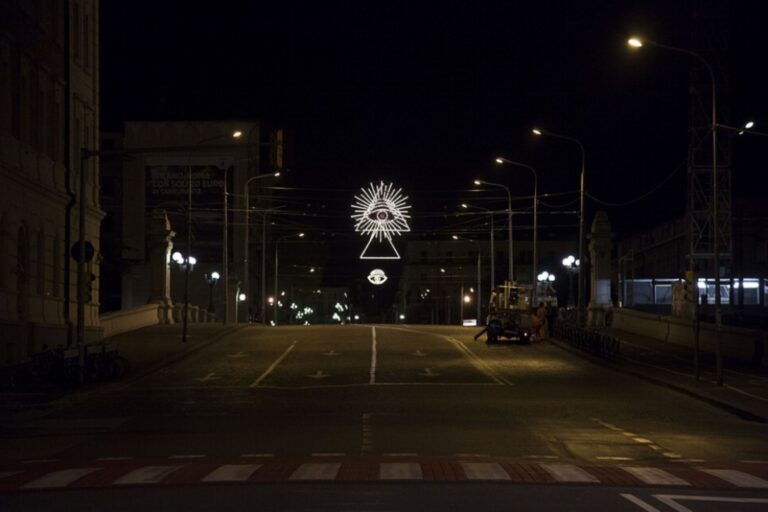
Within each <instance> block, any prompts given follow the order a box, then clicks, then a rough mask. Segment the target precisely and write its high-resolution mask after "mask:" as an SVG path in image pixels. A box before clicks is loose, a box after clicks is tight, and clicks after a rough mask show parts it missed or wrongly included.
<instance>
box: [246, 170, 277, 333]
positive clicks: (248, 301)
mask: <svg viewBox="0 0 768 512" xmlns="http://www.w3.org/2000/svg"><path fill="white" fill-rule="evenodd" d="M278 176H280V171H277V172H273V173H269V174H258V175H256V176H251V177H250V178H248V179H247V180H246V182H245V241H244V244H243V245H244V247H243V255H244V257H243V286H244V287H245V294H246V299H245V301H246V314H247V315H248V321H250V311H251V283H250V282H249V280H248V270H249V269H248V253H249V251H248V246H249V245H250V231H249V230H250V219H251V202H250V199H249V194H250V192H249V190H250V189H249V186H250V184H251V182H252V181H255V180H259V179H262V178H269V177H273V178H277V177H278ZM262 215H265V214H262ZM262 227H263V226H262ZM262 259H263V253H262ZM264 277H265V276H264V274H263V272H262V275H261V281H262V284H263V283H264ZM263 290H264V286H262V294H261V303H262V316H263V315H264V304H265V297H264V292H263Z"/></svg>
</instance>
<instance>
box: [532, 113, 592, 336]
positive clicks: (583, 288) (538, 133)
mask: <svg viewBox="0 0 768 512" xmlns="http://www.w3.org/2000/svg"><path fill="white" fill-rule="evenodd" d="M531 132H532V133H533V134H534V135H536V136H537V137H554V138H556V139H563V140H567V141H569V142H573V143H574V144H576V145H577V146H579V150H580V151H581V172H580V173H579V261H582V262H583V261H584V167H585V166H584V161H585V160H586V156H585V152H584V145H583V144H582V143H581V142H580V141H579V140H578V139H576V138H574V137H569V136H567V135H560V134H559V133H554V132H550V131H548V130H543V129H541V128H534V129H533V130H531ZM577 280H578V283H577V288H578V298H577V306H578V318H579V323H582V322H583V321H584V292H585V291H586V284H585V283H584V272H583V271H582V267H581V266H579V271H578V278H577Z"/></svg>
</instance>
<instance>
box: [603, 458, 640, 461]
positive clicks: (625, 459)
mask: <svg viewBox="0 0 768 512" xmlns="http://www.w3.org/2000/svg"><path fill="white" fill-rule="evenodd" d="M595 458H596V459H597V460H624V461H627V460H634V459H633V458H632V457H595Z"/></svg>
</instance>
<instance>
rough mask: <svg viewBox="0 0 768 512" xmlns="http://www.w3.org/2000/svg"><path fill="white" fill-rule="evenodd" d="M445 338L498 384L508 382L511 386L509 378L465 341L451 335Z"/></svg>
mask: <svg viewBox="0 0 768 512" xmlns="http://www.w3.org/2000/svg"><path fill="white" fill-rule="evenodd" d="M444 338H445V339H447V340H448V341H449V342H451V343H452V344H453V346H455V347H456V348H458V349H459V351H460V352H462V353H463V354H464V355H465V356H467V358H468V359H469V362H470V363H472V366H474V367H475V368H476V369H477V370H478V371H479V372H480V373H483V374H485V375H486V376H488V377H490V378H491V379H492V380H493V381H494V382H496V383H497V384H506V385H507V386H511V385H512V382H510V381H509V380H507V379H506V378H505V377H504V376H503V375H499V374H497V373H496V372H495V371H494V370H493V368H491V367H490V366H489V365H488V364H487V363H486V362H485V361H483V360H482V359H480V357H478V356H477V355H476V354H475V353H474V352H472V350H470V349H469V347H467V346H466V345H464V343H462V342H461V341H459V340H457V339H456V338H452V337H450V336H444Z"/></svg>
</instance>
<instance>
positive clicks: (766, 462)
mask: <svg viewBox="0 0 768 512" xmlns="http://www.w3.org/2000/svg"><path fill="white" fill-rule="evenodd" d="M739 462H741V463H742V464H768V460H740V461H739Z"/></svg>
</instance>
